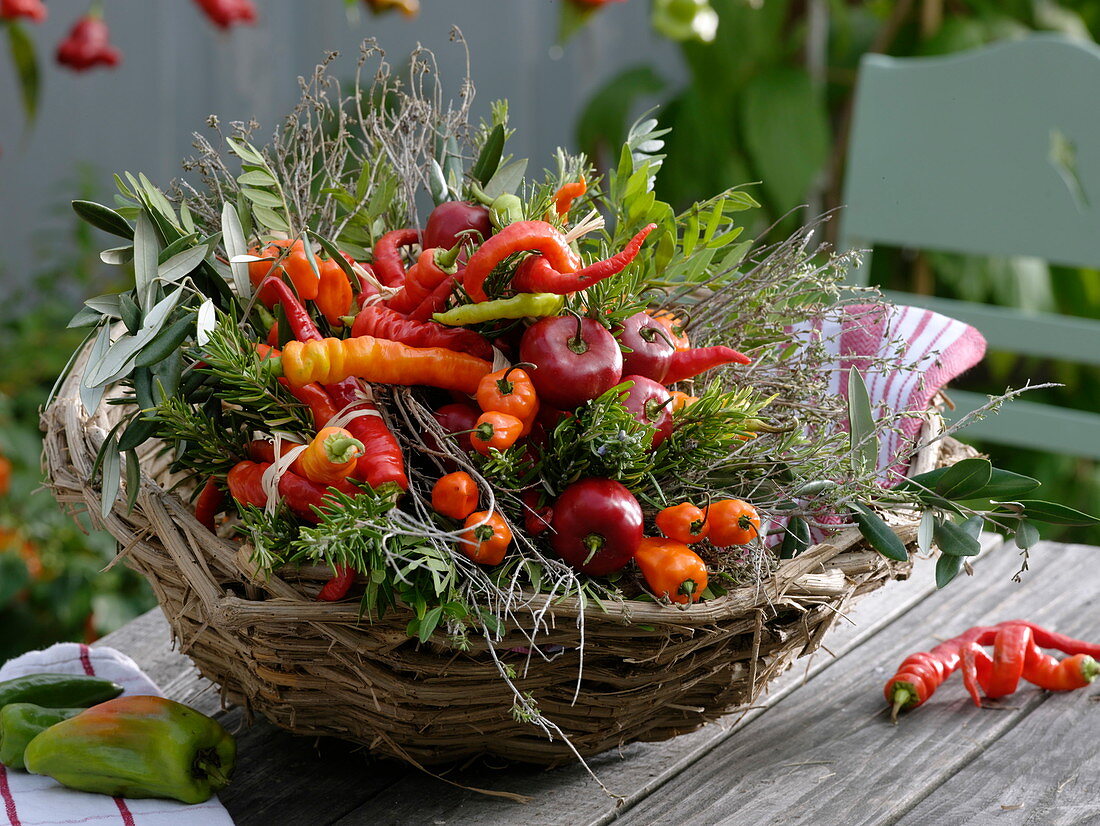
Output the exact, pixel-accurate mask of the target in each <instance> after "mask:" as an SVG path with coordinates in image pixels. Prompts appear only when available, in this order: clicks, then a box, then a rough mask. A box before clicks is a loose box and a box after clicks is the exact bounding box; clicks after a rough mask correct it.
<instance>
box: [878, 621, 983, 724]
mask: <svg viewBox="0 0 1100 826" xmlns="http://www.w3.org/2000/svg"><path fill="white" fill-rule="evenodd" d="M995 630H996V629H987V628H971V629H970V630H969V631H967V632H966V633H964V634H961V635H959V636H958V637H955V638H953V639H950V640H947V641H946V642H943V643H940V644H939V645H937V646H936V647H935V648H933V649H932V650H931V651H920V652H918V653H916V654H910V655H909V656H908V657H906V658H905V659H904V660H903V661H902V663H901V665H900V666H899V667H898V670H897V673H896V674H895V675H894V676H893V677H891V678H890V679H889V680H887V681H886V685H885V687H884V688H883V693H884V694H885V696H886V702H887V703H889V704H890V705H891V706H893V714H892V715H891V716H892V719H894V720H895V721H896V720H897V716H898V712H899V711H900V710H901V709H903V708H916V707H917V706H919V705H922V704H923V703H925V702H927V700H928V698H929V697H931V696H932V694H933V693H934V692H935V690H936V689H937V688H939V687H940V686H941V685H942V684H943V681H944V680H946V679H947V678H948V677H950V676H951V675H952V674H953V673H954V672H955V670H956V669H957V668H958V667H959V665H960V663H961V662H962V648H963V647H964V646H966V645H968V644H969V643H970V642H980V638H981V636H982V635H983V634H984V633H985V632H989V639H992V635H993V633H995ZM979 650H980V649H979ZM982 653H984V652H982Z"/></svg>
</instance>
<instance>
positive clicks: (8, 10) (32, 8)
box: [0, 0, 48, 23]
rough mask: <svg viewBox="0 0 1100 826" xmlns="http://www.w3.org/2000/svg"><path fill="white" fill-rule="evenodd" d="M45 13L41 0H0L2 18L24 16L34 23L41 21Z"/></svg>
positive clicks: (10, 18) (0, 16) (12, 18)
mask: <svg viewBox="0 0 1100 826" xmlns="http://www.w3.org/2000/svg"><path fill="white" fill-rule="evenodd" d="M47 15H48V12H47V11H46V7H45V6H44V5H42V0H0V18H3V19H4V20H14V19H15V18H17V17H26V18H27V19H28V20H31V21H33V22H35V23H41V22H43V21H44V20H45V19H46V17H47Z"/></svg>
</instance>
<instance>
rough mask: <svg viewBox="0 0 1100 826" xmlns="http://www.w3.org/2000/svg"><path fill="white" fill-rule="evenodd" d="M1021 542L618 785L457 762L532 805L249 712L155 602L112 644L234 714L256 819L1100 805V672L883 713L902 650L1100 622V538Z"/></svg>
mask: <svg viewBox="0 0 1100 826" xmlns="http://www.w3.org/2000/svg"><path fill="white" fill-rule="evenodd" d="M987 545H993V546H996V545H998V543H996V542H995V541H994V540H990V541H989V542H987ZM1017 553H1018V552H1017V551H1016V549H1015V548H1013V547H1011V546H1004V547H992V549H991V550H990V552H989V553H987V554H985V555H984V556H982V557H981V558H979V559H978V560H977V561H976V562H975V564H974V568H975V576H974V578H973V579H972V580H966V579H962V581H957V582H955V583H953V584H952V585H951V586H950V587H948V588H947V589H946V590H944V591H940V592H937V591H936V590H935V585H934V580H933V576H932V571H931V570H930V568H929V566H928V564H927V563H920V564H919V565H918V568H917V570H916V571H915V572H914V575H913V577H912V578H911V579H910V580H908V581H907V582H902V583H896V584H893V585H891V586H889V587H887V588H885V589H883V590H881V591H879V592H877V593H875V594H873V595H871V596H869V597H867V598H866V599H865V600H863V601H862V602H861V603H860V604H859V605H858V606H857V607H856V609H855V610H854V611H853V612H852V613H851V614H850V615H849V618H850V620H851V622H850V623H840V624H838V627H837V628H835V629H834V630H833V632H831V635H830V636H829V637H827V638H826V640H825V645H826V646H827V647H828V652H827V653H826V652H820V653H819V654H817V655H816V656H815V657H813V658H811V659H809V661H799V662H797V663H796V664H795V667H794V668H793V669H792V670H791V671H789V672H788V673H787V674H785V675H784V676H783V677H782V678H781V679H780V680H779V681H777V682H776V683H773V685H772V687H771V691H770V692H769V694H768V695H767V696H766V697H764V698H762V699H761V701H760V703H759V706H758V707H756V708H754V709H751V710H749V711H748V712H747V713H745V714H743V715H732V716H731V717H730V718H729V719H728V720H726V721H724V722H723V723H720V724H715V725H711V726H707V727H706V728H703V729H701V730H700V731H697V732H695V733H693V734H688V735H684V736H682V737H678V738H676V739H674V740H671V741H669V742H666V743H655V744H635V745H632V746H628V747H626V748H624V749H622V751H621V752H614V753H610V754H605V755H602V756H600V757H598V758H596V759H594V760H592V761H591V765H592V768H593V769H594V770H595V772H596V773H597V774H598V775H599V776H600V778H601V779H602V780H603V782H604V783H605V784H606V785H607V787H608V788H609V789H610V790H611V791H613V792H615V793H617V794H619V795H621V796H622V798H623V799H622V800H621V801H620V802H617V801H616V800H614V799H612V798H610V797H608V796H607V795H606V794H605V793H604V792H602V791H601V790H600V789H599V787H598V786H597V785H596V784H595V783H594V782H593V781H592V780H591V778H589V777H588V775H587V774H586V773H585V772H584V771H583V770H582V769H580V768H579V767H567V768H560V769H556V770H553V771H542V770H538V769H532V768H527V767H517V766H503V765H502V766H485V765H481V764H479V765H478V766H476V767H466V768H465V769H455V770H454V771H452V772H450V773H447V774H446V779H447V780H450V781H454V782H455V783H459V784H463V785H469V786H477V787H482V788H491V789H499V790H507V791H510V792H517V793H520V794H523V795H528V796H530V797H531V799H532V800H531V802H530V803H528V804H526V805H521V804H518V803H514V802H510V801H507V800H501V799H497V798H491V797H486V796H484V795H480V794H476V793H474V792H471V791H467V790H465V789H462V788H459V787H456V786H454V785H450V784H449V783H448V782H445V780H443V779H439V778H435V777H431V776H428V775H426V774H423V773H421V772H419V771H417V770H415V769H412V768H409V767H407V766H404V765H400V764H397V763H391V762H383V761H378V760H372V759H371V758H370V757H369V756H368V755H366V754H365V753H364V752H362V751H361V750H359V749H357V748H355V747H353V746H351V745H348V744H344V743H341V742H338V741H335V740H316V739H311V738H303V737H295V736H292V735H290V734H286V733H284V732H282V731H281V730H279V729H276V728H275V727H273V726H271V725H269V724H267V723H266V722H263V721H258V722H256V723H255V724H254V725H253V726H251V727H247V726H245V724H244V720H243V719H242V715H241V712H240V710H239V709H230V710H228V711H224V712H221V711H219V710H220V708H221V705H220V700H219V695H218V693H217V690H216V689H215V687H214V686H212V685H211V684H210V683H208V682H206V681H205V680H203V679H202V678H200V677H199V675H198V674H197V672H196V671H195V669H194V668H193V667H192V666H191V664H190V661H189V660H188V659H186V658H185V657H183V656H181V655H179V654H178V653H175V652H174V651H172V649H171V644H170V641H169V631H168V626H167V624H166V623H165V621H164V619H163V617H162V616H161V614H160V611H159V610H155V611H153V612H150V613H149V614H146V615H145V616H143V617H141V618H140V619H138V620H136V621H135V622H133V623H131V624H130V625H128V626H126V627H125V628H123V629H121V630H119V631H117V632H115V633H114V634H111V635H110V636H109V637H106V638H104V639H103V640H102V641H101V643H100V644H102V645H112V646H114V647H116V648H119V649H121V650H123V651H125V652H127V653H128V654H130V655H131V656H132V657H134V659H136V660H137V661H138V663H139V664H140V665H142V666H143V667H144V668H145V669H146V670H147V671H148V672H149V674H150V675H151V676H152V677H153V678H154V679H155V680H156V681H157V682H158V683H159V684H160V685H161V686H162V687H163V688H164V689H165V691H166V692H167V694H168V696H170V697H172V698H174V699H177V700H180V701H182V702H185V703H188V704H190V705H192V706H194V707H196V708H199V709H201V710H203V711H205V712H207V713H211V714H212V713H215V712H218V713H219V714H220V717H221V719H222V720H223V722H224V723H226V725H227V726H229V727H230V729H231V730H237V731H238V742H239V744H240V759H239V761H238V770H237V774H236V777H235V778H234V781H233V784H232V786H231V787H230V788H229V789H228V790H227V791H226V792H225V793H224V794H223V795H222V800H223V801H224V803H225V805H226V806H227V807H228V809H229V811H230V813H231V814H232V815H233V817H234V818H235V819H236V821H237V823H238V824H240V826H249V824H263V826H294V824H302V825H303V826H307V825H308V826H320V824H330V823H338V824H343V826H352V824H367V823H369V824H388V823H392V824H458V823H462V824H515V823H523V824H525V826H541V825H542V824H561V825H562V826H564V825H565V824H568V826H574V824H604V823H608V822H610V821H613V820H618V821H621V822H623V823H626V824H651V823H659V822H660V823H683V824H710V823H723V824H765V823H767V824H770V823H808V822H812V823H814V824H833V823H836V824H841V823H843V824H857V823H895V822H899V821H900V822H904V823H914V824H925V823H928V824H947V823H950V824H958V823H983V824H984V823H992V822H995V823H997V824H1018V823H1027V824H1060V823H1074V824H1082V823H1100V749H1098V748H1097V746H1096V744H1097V742H1100V705H1098V702H1100V690H1097V689H1085V690H1084V691H1078V692H1073V693H1071V694H1050V693H1047V692H1044V691H1040V690H1037V689H1033V688H1031V687H1030V686H1028V687H1026V688H1023V689H1021V690H1020V691H1018V692H1017V693H1016V694H1015V695H1013V696H1012V697H1009V698H1006V699H1005V700H1004V701H1001V702H998V703H996V704H993V703H990V704H989V705H990V706H991V708H981V709H979V708H976V707H974V706H973V705H972V703H971V701H970V700H969V698H968V697H967V695H966V694H965V692H964V690H963V688H962V684H961V680H960V678H959V677H958V676H956V677H954V678H952V680H951V681H950V682H949V683H947V684H945V685H944V686H943V687H942V688H941V689H940V690H939V692H938V693H937V694H936V696H935V697H934V698H933V699H932V700H931V701H930V702H929V703H928V704H927V705H926V706H925V707H923V708H921V709H919V710H918V711H917V712H915V713H913V714H910V715H904V716H903V717H902V719H901V721H900V724H899V725H898V726H893V725H891V724H890V720H889V716H888V714H887V713H886V709H885V705H884V702H883V698H882V694H881V688H882V684H883V682H884V681H885V680H886V678H887V677H888V676H890V674H892V673H893V670H894V669H895V668H896V666H897V665H898V664H899V663H900V662H901V660H902V659H903V658H904V657H905V656H906V655H907V654H908V653H911V652H914V651H921V650H927V649H928V648H930V647H931V646H933V645H935V644H936V641H937V640H938V639H942V638H944V637H948V636H953V635H954V634H956V633H958V632H960V631H962V630H965V629H966V628H969V627H970V626H972V625H978V624H992V623H995V622H1000V621H1003V620H1008V619H1017V618H1026V619H1029V620H1032V621H1033V622H1037V623H1040V624H1042V625H1048V626H1051V627H1053V628H1055V629H1057V630H1059V631H1062V632H1064V633H1067V634H1070V635H1073V636H1079V637H1084V638H1090V639H1094V640H1095V639H1100V602H1098V601H1097V584H1098V582H1100V578H1098V576H1097V570H1098V569H1100V548H1094V547H1087V546H1082V545H1056V544H1053V543H1042V544H1040V545H1039V546H1038V547H1037V548H1035V549H1033V550H1032V570H1031V571H1030V572H1029V573H1027V574H1025V575H1024V578H1023V582H1022V583H1015V582H1013V581H1012V575H1013V573H1015V571H1016V570H1017V569H1018V567H1019V563H1020V559H1019V557H1018V555H1017ZM830 655H831V656H830ZM1098 686H1100V684H1098Z"/></svg>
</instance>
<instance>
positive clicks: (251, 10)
mask: <svg viewBox="0 0 1100 826" xmlns="http://www.w3.org/2000/svg"><path fill="white" fill-rule="evenodd" d="M195 2H196V3H198V5H199V8H201V9H202V10H203V13H204V14H205V15H206V16H207V17H209V18H210V20H211V22H212V23H214V25H216V26H219V27H221V28H223V29H228V28H229V27H230V26H232V25H233V24H234V23H255V22H256V7H255V6H254V5H252V0H195Z"/></svg>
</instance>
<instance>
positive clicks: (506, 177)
mask: <svg viewBox="0 0 1100 826" xmlns="http://www.w3.org/2000/svg"><path fill="white" fill-rule="evenodd" d="M525 172H527V159H526V158H521V159H520V160H518V161H512V162H511V163H508V164H505V165H504V166H502V167H501V168H500V169H498V170H497V171H496V173H494V175H493V177H492V178H490V179H489V181H488V182H487V183H486V184H485V194H486V195H488V196H489V197H490V198H496V197H498V196H500V195H506V194H509V193H514V192H515V191H516V189H518V188H519V185H520V183H521V182H522V181H523V175H524V173H525Z"/></svg>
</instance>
